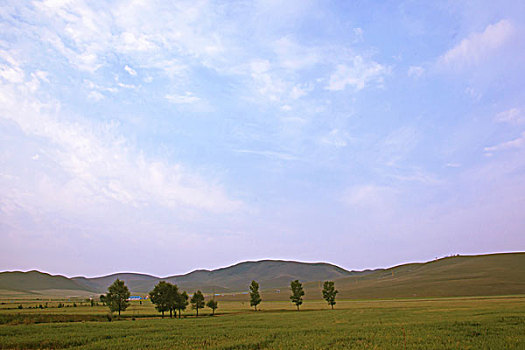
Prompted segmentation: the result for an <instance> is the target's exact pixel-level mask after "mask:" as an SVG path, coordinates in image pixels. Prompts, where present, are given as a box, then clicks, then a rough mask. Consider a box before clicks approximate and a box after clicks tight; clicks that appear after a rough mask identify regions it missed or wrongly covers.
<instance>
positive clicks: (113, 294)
mask: <svg viewBox="0 0 525 350" xmlns="http://www.w3.org/2000/svg"><path fill="white" fill-rule="evenodd" d="M130 295H131V293H130V292H129V289H128V287H126V285H125V284H124V281H121V280H119V279H118V278H117V279H116V280H115V282H113V284H112V285H111V286H109V288H108V292H107V293H106V304H107V305H108V306H109V309H110V310H111V312H114V311H118V315H119V316H120V312H121V311H124V310H126V309H127V308H128V306H129V302H128V299H129V296H130Z"/></svg>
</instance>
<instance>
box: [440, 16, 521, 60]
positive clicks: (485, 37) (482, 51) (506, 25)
mask: <svg viewBox="0 0 525 350" xmlns="http://www.w3.org/2000/svg"><path fill="white" fill-rule="evenodd" d="M513 33H514V25H513V24H512V22H511V21H510V20H507V19H503V20H501V21H499V22H497V23H494V24H490V25H488V26H487V27H486V28H485V30H484V31H483V32H481V33H473V34H471V35H470V36H468V37H467V38H465V39H463V40H462V41H461V42H460V43H459V44H457V45H456V46H454V47H453V48H451V49H450V50H448V51H447V52H445V54H443V56H441V57H440V58H439V62H440V63H441V64H443V65H452V66H460V67H461V66H464V65H466V64H473V63H476V62H478V61H480V60H482V59H483V58H485V57H486V56H488V55H490V54H491V53H492V52H493V51H494V50H496V49H498V48H499V47H501V46H502V45H503V44H505V43H506V42H508V41H509V39H510V38H511V36H512V34H513Z"/></svg>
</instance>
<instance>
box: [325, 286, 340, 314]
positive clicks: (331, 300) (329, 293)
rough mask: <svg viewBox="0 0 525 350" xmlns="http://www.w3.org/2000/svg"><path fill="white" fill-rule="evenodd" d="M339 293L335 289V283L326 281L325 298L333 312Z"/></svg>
mask: <svg viewBox="0 0 525 350" xmlns="http://www.w3.org/2000/svg"><path fill="white" fill-rule="evenodd" d="M337 293H339V291H338V290H337V289H335V286H334V282H333V281H325V282H324V284H323V298H324V300H326V302H327V303H328V305H330V306H331V307H332V310H333V309H334V305H335V296H336V295H337Z"/></svg>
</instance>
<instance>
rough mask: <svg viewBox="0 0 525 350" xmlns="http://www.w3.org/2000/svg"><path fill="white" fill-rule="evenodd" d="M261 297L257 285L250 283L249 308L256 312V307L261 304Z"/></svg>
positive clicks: (253, 282)
mask: <svg viewBox="0 0 525 350" xmlns="http://www.w3.org/2000/svg"><path fill="white" fill-rule="evenodd" d="M261 301H262V299H261V295H260V294H259V283H257V282H255V281H252V284H250V306H253V307H254V308H255V311H257V305H259V304H260V303H261Z"/></svg>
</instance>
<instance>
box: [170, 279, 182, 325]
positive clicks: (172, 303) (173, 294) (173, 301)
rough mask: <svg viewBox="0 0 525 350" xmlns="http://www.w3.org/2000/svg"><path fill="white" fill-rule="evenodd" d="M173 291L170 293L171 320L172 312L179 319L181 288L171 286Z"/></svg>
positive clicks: (174, 285)
mask: <svg viewBox="0 0 525 350" xmlns="http://www.w3.org/2000/svg"><path fill="white" fill-rule="evenodd" d="M170 286H171V291H170V318H171V314H172V312H173V313H174V314H175V317H177V307H176V305H177V300H178V299H179V297H180V293H179V287H177V285H176V284H170Z"/></svg>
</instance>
